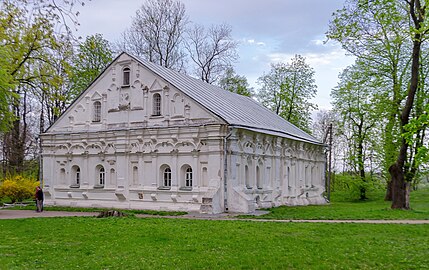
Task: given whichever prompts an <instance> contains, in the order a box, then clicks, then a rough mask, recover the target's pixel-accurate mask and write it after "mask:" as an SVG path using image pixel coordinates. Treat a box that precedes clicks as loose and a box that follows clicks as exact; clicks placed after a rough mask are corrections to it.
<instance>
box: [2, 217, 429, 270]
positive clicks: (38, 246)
mask: <svg viewBox="0 0 429 270" xmlns="http://www.w3.org/2000/svg"><path fill="white" fill-rule="evenodd" d="M0 231H1V234H2V241H1V245H0V269H34V268H39V269H77V268H79V269H308V268H312V269H423V268H425V267H428V266H429V256H428V254H429V237H428V235H429V225H394V224H312V223H302V224H301V223H271V222H269V223H260V222H253V221H207V220H183V219H160V218H144V219H139V218H133V217H127V218H105V219H97V218H91V217H79V218H76V217H73V218H31V219H17V220H0Z"/></svg>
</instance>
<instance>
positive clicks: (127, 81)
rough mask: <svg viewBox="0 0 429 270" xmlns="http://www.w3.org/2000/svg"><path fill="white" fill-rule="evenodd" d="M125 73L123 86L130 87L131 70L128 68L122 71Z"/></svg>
mask: <svg viewBox="0 0 429 270" xmlns="http://www.w3.org/2000/svg"><path fill="white" fill-rule="evenodd" d="M122 72H123V80H122V85H123V86H128V85H130V68H129V67H126V68H124V69H123V70H122Z"/></svg>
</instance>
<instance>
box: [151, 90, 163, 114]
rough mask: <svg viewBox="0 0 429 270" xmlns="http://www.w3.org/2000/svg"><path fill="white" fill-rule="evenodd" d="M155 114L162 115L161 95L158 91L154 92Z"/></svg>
mask: <svg viewBox="0 0 429 270" xmlns="http://www.w3.org/2000/svg"><path fill="white" fill-rule="evenodd" d="M152 115H153V116H160V115H161V95H160V94H158V93H155V94H153V113H152Z"/></svg>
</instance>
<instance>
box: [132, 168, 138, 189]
mask: <svg viewBox="0 0 429 270" xmlns="http://www.w3.org/2000/svg"><path fill="white" fill-rule="evenodd" d="M138 183H139V168H138V167H137V166H133V185H134V186H136V185H138Z"/></svg>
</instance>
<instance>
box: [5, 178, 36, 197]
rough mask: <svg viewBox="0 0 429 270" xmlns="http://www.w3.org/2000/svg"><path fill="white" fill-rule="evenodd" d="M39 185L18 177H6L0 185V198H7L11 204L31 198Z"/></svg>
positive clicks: (31, 180)
mask: <svg viewBox="0 0 429 270" xmlns="http://www.w3.org/2000/svg"><path fill="white" fill-rule="evenodd" d="M39 184H40V183H39V182H37V181H34V180H33V179H29V178H25V177H23V176H20V175H16V176H12V177H8V178H6V179H4V180H3V182H2V183H1V185H0V198H6V197H7V198H9V199H10V200H11V201H12V203H15V202H17V201H18V202H22V201H23V200H25V199H30V198H32V197H33V195H34V192H35V189H36V187H37V186H38V185H39Z"/></svg>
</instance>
